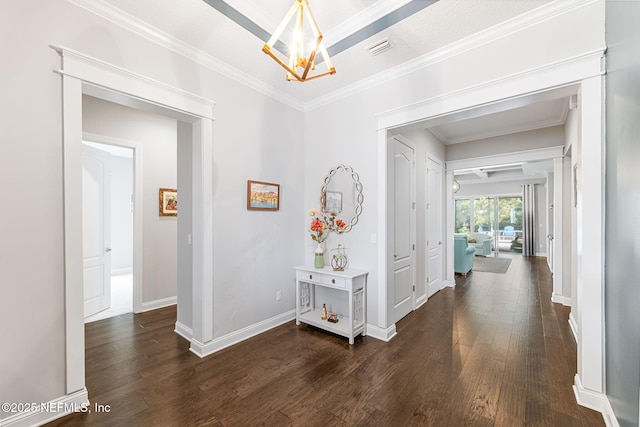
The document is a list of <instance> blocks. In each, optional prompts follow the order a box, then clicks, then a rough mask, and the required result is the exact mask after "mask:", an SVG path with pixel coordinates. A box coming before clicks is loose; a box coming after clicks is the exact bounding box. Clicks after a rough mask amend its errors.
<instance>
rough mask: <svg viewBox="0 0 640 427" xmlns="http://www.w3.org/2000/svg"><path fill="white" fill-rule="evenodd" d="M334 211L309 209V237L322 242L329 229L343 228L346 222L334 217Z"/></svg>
mask: <svg viewBox="0 0 640 427" xmlns="http://www.w3.org/2000/svg"><path fill="white" fill-rule="evenodd" d="M336 215H337V214H336V213H335V212H329V213H325V212H320V210H319V209H317V208H313V209H311V210H309V216H310V217H312V218H313V219H312V220H311V225H310V226H309V234H310V235H311V238H312V239H313V240H314V241H316V242H318V243H322V242H323V241H324V240H325V239H326V238H327V237H328V236H329V232H330V231H338V232H339V231H340V230H344V229H345V227H346V226H347V224H346V223H345V222H344V221H343V220H341V219H340V218H336Z"/></svg>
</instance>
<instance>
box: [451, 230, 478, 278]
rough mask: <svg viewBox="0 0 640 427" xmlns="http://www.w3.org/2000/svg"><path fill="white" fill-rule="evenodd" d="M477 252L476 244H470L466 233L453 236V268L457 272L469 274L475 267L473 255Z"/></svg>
mask: <svg viewBox="0 0 640 427" xmlns="http://www.w3.org/2000/svg"><path fill="white" fill-rule="evenodd" d="M475 253H476V248H475V246H469V239H468V237H467V235H466V234H455V235H454V236H453V260H454V263H453V264H454V266H453V270H454V271H455V272H456V273H461V274H463V275H465V276H466V275H467V273H468V272H469V271H471V269H472V268H473V256H474V254H475Z"/></svg>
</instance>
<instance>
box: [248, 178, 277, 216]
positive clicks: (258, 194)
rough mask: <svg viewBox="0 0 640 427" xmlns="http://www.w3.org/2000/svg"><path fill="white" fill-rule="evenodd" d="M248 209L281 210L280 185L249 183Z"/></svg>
mask: <svg viewBox="0 0 640 427" xmlns="http://www.w3.org/2000/svg"><path fill="white" fill-rule="evenodd" d="M247 209H248V210H250V211H277V210H279V209H280V184H273V183H271V182H261V181H247Z"/></svg>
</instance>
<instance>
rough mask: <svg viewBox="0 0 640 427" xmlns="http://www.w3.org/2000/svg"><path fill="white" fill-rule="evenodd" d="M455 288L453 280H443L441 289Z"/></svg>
mask: <svg viewBox="0 0 640 427" xmlns="http://www.w3.org/2000/svg"><path fill="white" fill-rule="evenodd" d="M455 286H456V281H455V280H443V281H442V287H443V288H454V287H455Z"/></svg>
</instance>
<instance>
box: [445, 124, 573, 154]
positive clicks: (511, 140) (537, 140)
mask: <svg viewBox="0 0 640 427" xmlns="http://www.w3.org/2000/svg"><path fill="white" fill-rule="evenodd" d="M562 145H564V127H563V126H552V127H548V128H542V129H535V130H530V131H526V132H518V133H512V134H509V135H501V136H496V137H491V138H485V139H481V140H476V141H469V142H461V143H459V144H451V145H447V160H448V161H451V160H460V159H470V158H474V157H486V156H493V155H496V154H502V153H514V152H517V151H525V150H533V149H536V148H545V147H558V146H562Z"/></svg>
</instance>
